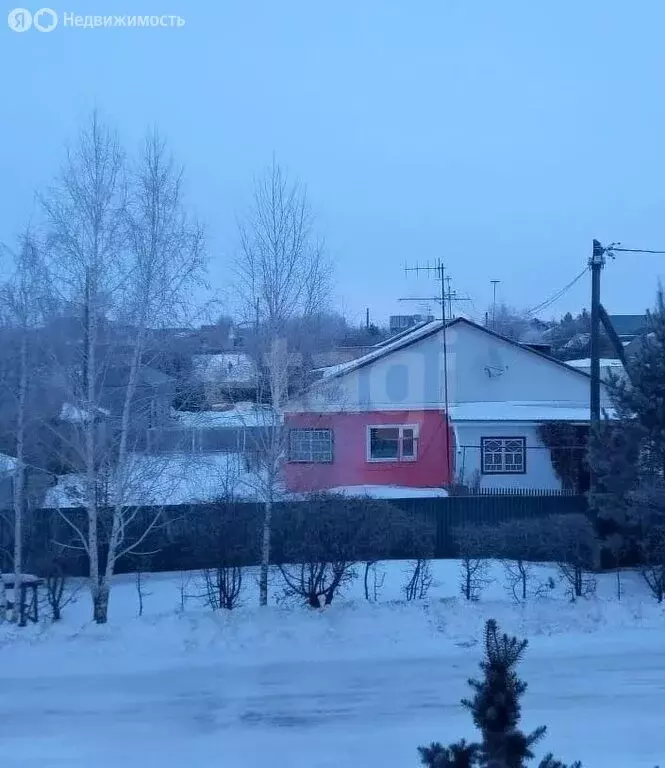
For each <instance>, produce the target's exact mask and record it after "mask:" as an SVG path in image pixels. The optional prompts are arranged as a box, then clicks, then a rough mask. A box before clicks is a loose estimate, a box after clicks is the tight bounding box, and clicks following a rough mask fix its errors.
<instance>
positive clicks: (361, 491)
mask: <svg viewBox="0 0 665 768" xmlns="http://www.w3.org/2000/svg"><path fill="white" fill-rule="evenodd" d="M330 493H339V494H342V495H343V496H358V497H369V498H372V499H429V498H440V497H443V496H447V495H448V492H447V491H446V490H444V489H443V488H411V487H409V486H406V485H342V486H339V487H337V488H331V489H330Z"/></svg>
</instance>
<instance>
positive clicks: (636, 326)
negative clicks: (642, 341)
mask: <svg viewBox="0 0 665 768" xmlns="http://www.w3.org/2000/svg"><path fill="white" fill-rule="evenodd" d="M610 321H611V322H612V325H613V326H614V330H615V331H616V332H617V335H618V336H619V337H635V336H639V335H640V334H641V333H644V331H645V330H646V327H647V316H646V315H610Z"/></svg>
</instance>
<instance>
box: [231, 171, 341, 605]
mask: <svg viewBox="0 0 665 768" xmlns="http://www.w3.org/2000/svg"><path fill="white" fill-rule="evenodd" d="M239 229H240V254H239V256H238V258H237V260H236V272H237V276H238V293H239V295H240V299H241V304H242V311H243V314H244V316H245V319H248V320H251V321H253V322H254V324H255V330H256V334H255V336H256V339H255V347H256V348H255V356H256V360H257V364H258V366H259V368H260V369H262V370H265V372H266V377H267V386H266V389H267V394H268V399H269V402H270V404H271V406H272V409H273V412H272V415H271V416H270V417H269V423H267V424H266V425H264V429H262V430H261V433H262V435H263V436H262V437H260V438H259V439H258V441H257V442H258V444H257V446H256V453H257V456H258V457H259V461H260V472H259V476H260V481H259V486H260V487H259V489H258V490H259V492H260V496H261V500H262V501H263V504H264V519H263V537H262V539H263V541H262V554H261V570H260V578H259V582H260V583H259V592H260V603H261V605H267V602H268V574H269V568H270V559H271V557H270V548H271V529H272V514H273V505H274V502H275V499H276V496H277V494H278V493H279V481H280V475H281V464H282V461H283V460H284V456H285V453H286V450H287V445H286V441H287V431H286V429H285V427H284V423H283V411H284V406H285V403H286V400H287V398H288V396H289V353H290V350H289V344H288V324H289V322H290V321H292V320H293V319H294V318H295V317H298V316H299V317H302V318H307V317H310V316H311V315H313V314H315V313H317V312H320V311H322V310H323V309H324V308H325V303H326V300H327V298H328V289H329V266H328V263H327V261H326V259H325V257H324V251H323V247H322V244H321V243H320V242H319V241H318V240H317V238H316V236H315V233H314V218H313V215H312V211H311V208H310V205H309V201H308V198H307V192H306V190H305V188H304V187H303V186H302V185H301V184H300V183H298V182H297V181H296V182H292V181H290V180H289V178H288V175H287V174H286V172H285V171H284V170H283V169H282V168H281V167H280V166H279V165H278V164H277V162H276V161H275V160H274V159H273V162H272V165H271V167H270V168H269V169H268V170H267V171H266V173H265V174H264V175H263V177H261V178H260V179H258V180H257V181H256V183H255V187H254V197H253V203H252V206H251V209H250V211H249V212H248V214H247V216H246V218H245V219H244V220H243V221H242V222H240V224H239Z"/></svg>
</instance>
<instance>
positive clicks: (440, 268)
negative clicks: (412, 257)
mask: <svg viewBox="0 0 665 768" xmlns="http://www.w3.org/2000/svg"><path fill="white" fill-rule="evenodd" d="M404 272H405V273H406V274H408V273H409V272H415V273H416V274H419V273H420V272H425V273H426V274H432V273H434V274H435V276H436V277H437V278H438V280H439V286H440V291H439V295H438V296H428V297H426V298H423V297H418V298H403V299H399V301H432V302H434V301H436V302H440V303H441V337H442V345H443V403H444V412H445V414H446V429H447V432H446V456H445V467H446V478H447V483H448V484H451V483H452V457H451V454H450V425H449V418H450V415H449V407H448V337H447V329H446V326H447V324H448V320H449V319H450V318H449V317H446V301H448V306H449V307H452V299H453V298H455V301H470V299H469V298H468V297H464V296H460V297H458V296H456V295H455V294H454V293H453V292H452V291H450V289H449V290H448V291H446V283H448V285H449V284H450V283H449V281H450V279H451V278H450V277H447V276H446V274H445V268H444V265H443V262H442V261H441V260H440V259H437V262H436V264H434V265H433V266H430V264H429V263H428V264H427V266H425V267H421V266H418V265H416V266H415V267H407V266H405V267H404ZM450 315H452V310H450Z"/></svg>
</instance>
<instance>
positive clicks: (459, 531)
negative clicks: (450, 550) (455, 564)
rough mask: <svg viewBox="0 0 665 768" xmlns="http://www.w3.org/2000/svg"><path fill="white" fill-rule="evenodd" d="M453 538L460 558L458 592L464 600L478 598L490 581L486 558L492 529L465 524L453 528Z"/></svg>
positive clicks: (490, 549)
mask: <svg viewBox="0 0 665 768" xmlns="http://www.w3.org/2000/svg"><path fill="white" fill-rule="evenodd" d="M453 540H454V542H455V544H456V545H457V548H458V551H459V555H460V558H461V564H460V592H461V593H462V596H463V597H464V598H465V599H466V600H478V599H479V598H480V594H481V592H482V591H483V590H484V589H485V588H486V587H487V586H488V585H489V584H490V583H491V579H490V578H489V561H488V559H487V558H488V556H490V554H491V552H492V540H493V531H492V529H491V528H490V527H489V526H484V525H482V526H472V525H465V526H461V527H459V528H456V529H454V530H453Z"/></svg>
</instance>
